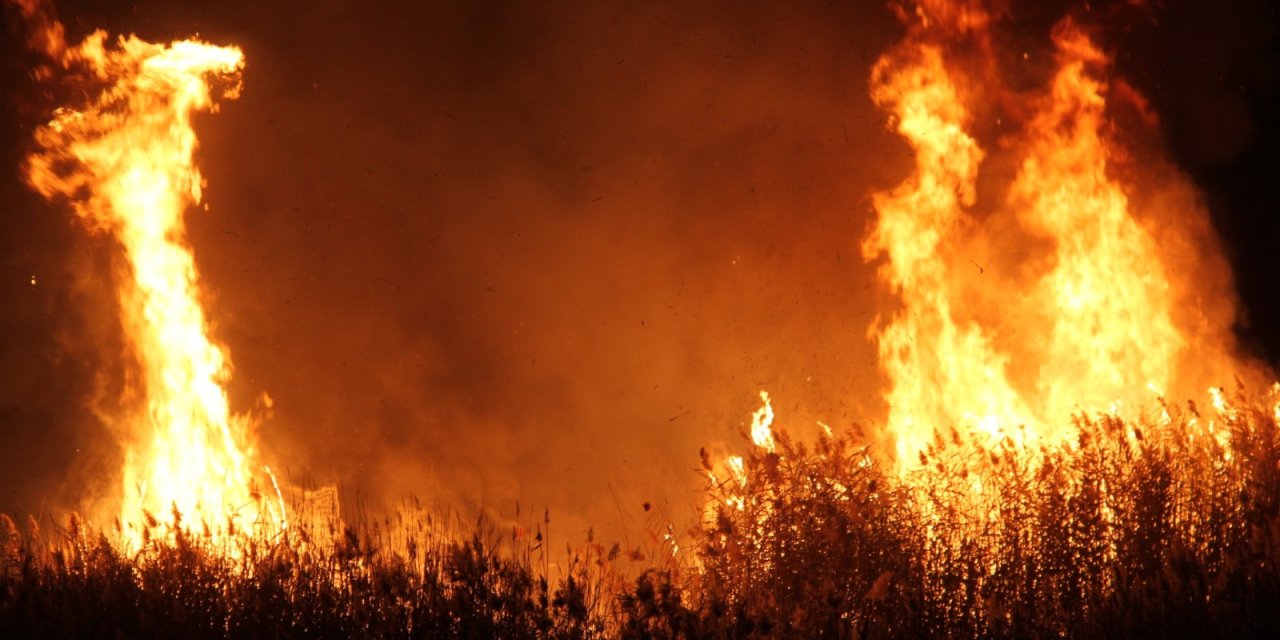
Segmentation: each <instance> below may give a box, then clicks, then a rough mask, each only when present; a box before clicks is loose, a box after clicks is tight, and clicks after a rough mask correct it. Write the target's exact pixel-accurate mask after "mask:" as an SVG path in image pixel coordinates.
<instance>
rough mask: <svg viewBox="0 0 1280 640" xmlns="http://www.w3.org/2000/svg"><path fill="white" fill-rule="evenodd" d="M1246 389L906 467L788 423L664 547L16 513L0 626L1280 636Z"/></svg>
mask: <svg viewBox="0 0 1280 640" xmlns="http://www.w3.org/2000/svg"><path fill="white" fill-rule="evenodd" d="M1235 407H1236V408H1232V409H1229V410H1227V411H1224V412H1221V413H1219V414H1215V417H1214V418H1213V420H1212V421H1211V420H1210V419H1209V418H1207V417H1202V416H1200V415H1198V414H1197V413H1195V411H1194V408H1191V409H1188V410H1186V411H1174V410H1172V409H1169V408H1166V409H1165V411H1163V412H1162V414H1161V416H1159V417H1158V418H1153V419H1145V420H1137V421H1132V422H1126V421H1122V420H1120V419H1117V418H1114V417H1110V416H1100V417H1093V418H1086V417H1083V416H1082V417H1079V418H1077V420H1076V425H1075V426H1076V428H1077V432H1078V438H1077V441H1076V442H1074V443H1072V446H1069V447H1063V448H1060V449H1053V450H1038V451H1034V452H1025V451H1024V452H1015V451H1013V450H1012V449H1011V448H1005V449H1001V450H997V451H994V452H989V451H980V450H977V449H975V448H973V447H968V446H965V445H964V444H963V443H962V442H959V440H961V439H960V438H958V437H955V436H954V435H953V434H952V433H951V432H950V431H949V430H948V431H947V432H945V434H940V436H939V438H938V439H937V442H936V443H935V445H934V446H933V447H932V448H931V449H930V451H928V452H927V453H926V455H925V457H924V464H923V466H922V467H921V468H920V469H918V470H917V471H915V472H913V473H911V474H908V475H907V476H906V477H902V476H900V475H899V474H897V473H896V472H891V471H889V470H887V469H884V468H883V467H882V466H881V465H880V464H879V463H878V462H877V460H876V459H875V458H874V457H873V456H872V455H871V454H870V453H869V452H868V451H867V450H866V449H865V448H861V447H860V446H858V444H857V440H858V439H857V438H856V437H855V436H853V435H852V434H840V435H836V436H834V437H823V438H820V439H819V440H818V441H817V442H816V443H812V444H808V445H806V444H804V443H801V442H797V441H794V440H792V439H790V438H788V437H786V434H782V433H780V434H778V438H777V441H778V446H777V449H776V453H767V452H764V451H763V450H758V449H757V450H753V451H752V452H751V453H748V454H747V455H746V456H745V458H744V465H743V467H744V473H742V474H741V475H732V476H730V477H728V478H719V476H716V477H717V478H718V479H717V480H712V481H709V482H708V485H707V488H706V501H707V505H708V508H707V517H706V519H705V522H704V524H703V526H701V527H700V528H699V529H698V530H697V531H695V532H692V534H691V538H690V539H689V540H685V541H684V542H685V545H684V546H683V547H682V548H680V551H679V553H677V554H675V556H674V558H673V555H672V552H673V551H674V550H675V549H676V547H674V546H671V545H672V544H673V543H669V542H667V543H663V544H662V545H659V546H658V547H655V548H651V549H648V550H636V549H622V548H620V546H619V545H616V544H614V545H607V544H605V543H602V542H598V541H595V540H593V539H588V540H586V541H582V542H581V543H579V544H577V545H576V546H571V547H568V548H557V550H555V551H553V550H552V547H551V546H550V543H549V541H548V540H547V538H546V535H547V533H546V528H545V527H546V525H547V524H548V522H549V520H548V519H547V518H546V517H545V516H544V518H543V519H541V520H539V521H537V522H535V523H532V524H530V525H529V526H520V525H515V526H511V527H509V528H501V529H500V528H499V527H497V526H495V525H492V524H491V523H488V522H486V521H484V520H481V521H479V522H474V523H467V524H465V525H463V524H462V523H460V522H459V520H458V518H457V517H456V516H454V517H448V518H443V519H441V518H437V517H436V516H434V515H432V514H431V513H429V512H427V511H425V510H422V509H420V508H415V509H410V510H404V511H401V512H400V514H399V515H397V516H393V517H386V518H383V519H382V520H367V521H365V522H363V523H361V524H360V525H359V526H351V527H344V526H342V525H340V524H336V523H330V524H329V526H330V527H334V528H333V529H332V530H330V531H308V529H307V527H306V526H295V527H294V528H293V529H292V530H291V531H290V532H289V533H288V534H287V535H282V536H277V537H274V538H272V537H268V536H265V535H258V536H249V537H245V538H244V539H243V540H241V541H240V542H239V543H237V546H236V548H235V549H228V548H226V547H224V546H218V545H215V544H214V543H213V540H212V538H209V537H205V536H201V535H195V534H190V533H187V532H184V531H181V530H172V529H163V525H158V526H157V531H155V532H154V534H152V535H149V536H148V539H147V541H146V543H145V544H144V545H143V547H142V548H141V549H140V550H138V551H136V552H125V551H122V550H121V549H120V547H119V546H118V545H116V544H113V543H112V542H111V541H110V540H108V538H107V536H105V535H104V534H102V533H100V532H94V531H91V530H90V529H89V528H88V527H86V526H84V525H83V524H82V523H80V522H79V521H77V520H76V519H74V518H73V519H72V520H70V521H69V522H68V523H67V525H66V526H65V527H56V528H52V530H49V531H44V532H41V531H40V530H39V526H38V523H36V522H35V521H34V520H29V521H28V522H27V523H26V525H25V526H24V527H22V528H20V527H19V526H18V525H17V524H16V523H14V522H13V521H12V520H11V519H9V518H8V517H4V518H3V520H2V521H0V544H2V545H3V546H2V548H0V551H2V553H0V635H3V636H5V637H104V636H116V637H225V636H232V637H343V638H346V637H428V638H434V637H474V638H489V637H502V638H525V637H546V638H591V637H625V638H649V637H659V638H664V637H670V638H674V637H690V638H693V637H698V638H701V637H707V638H743V637H806V638H808V637H832V638H855V637H867V638H876V637H952V638H979V637H981V638H992V637H995V638H1000V637H1008V638H1041V637H1054V638H1057V637H1081V638H1088V637H1187V636H1193V637H1231V638H1237V637H1280V607H1278V606H1277V605H1278V603H1280V570H1278V569H1277V562H1280V466H1278V465H1280V434H1278V432H1277V425H1276V421H1275V418H1274V415H1273V414H1272V412H1271V411H1270V410H1266V409H1263V408H1262V407H1261V406H1260V405H1250V404H1249V403H1248V402H1246V401H1245V400H1244V399H1242V398H1238V399H1237V401H1236V404H1235ZM744 446H746V445H744ZM719 475H724V474H719ZM709 477H711V476H710V474H709ZM405 514H408V515H405ZM659 539H662V538H659ZM557 567H558V568H557Z"/></svg>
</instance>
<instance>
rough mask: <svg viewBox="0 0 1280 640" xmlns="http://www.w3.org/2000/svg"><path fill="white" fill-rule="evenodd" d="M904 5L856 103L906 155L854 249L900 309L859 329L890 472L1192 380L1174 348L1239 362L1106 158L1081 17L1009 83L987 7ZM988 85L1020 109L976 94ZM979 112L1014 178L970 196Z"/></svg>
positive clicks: (981, 155) (1204, 362) (1100, 89)
mask: <svg viewBox="0 0 1280 640" xmlns="http://www.w3.org/2000/svg"><path fill="white" fill-rule="evenodd" d="M914 6H915V9H916V11H915V13H914V15H912V14H904V16H905V17H906V18H907V19H908V21H909V25H908V36H907V38H906V40H904V41H903V42H902V43H901V44H899V45H898V46H897V47H895V48H894V49H893V50H891V51H890V52H889V53H888V54H886V55H885V56H883V57H882V58H881V59H880V60H879V61H878V62H877V63H876V64H875V65H874V67H873V69H872V73H871V97H872V99H873V100H874V102H875V103H876V104H877V105H879V106H880V107H881V108H882V109H884V110H886V111H888V112H889V113H890V114H891V123H892V126H893V128H894V129H895V130H896V132H897V133H898V134H899V135H901V136H902V137H903V138H904V139H905V140H906V142H907V144H908V145H910V147H911V149H912V151H913V153H914V156H915V167H914V170H913V172H912V174H911V175H910V177H909V178H907V179H906V180H905V181H904V182H903V183H902V184H901V185H900V186H898V187H897V188H895V189H893V190H892V191H888V192H883V193H878V194H876V195H875V198H874V201H873V204H874V207H875V210H876V212H877V217H876V220H875V222H874V224H873V225H872V227H871V229H870V233H869V234H868V236H867V238H866V239H865V241H864V243H863V247H862V249H863V255H864V257H865V258H866V259H867V260H877V259H879V260H881V262H880V264H879V266H878V270H877V274H878V277H879V280H880V281H881V282H882V283H883V284H884V285H885V287H886V288H887V289H888V291H889V292H890V293H892V294H894V295H895V296H896V298H897V299H898V300H899V302H900V305H901V306H900V308H899V309H898V310H896V311H894V312H892V313H887V314H882V315H881V316H880V317H878V318H877V319H876V321H875V322H874V323H873V325H872V327H871V329H870V331H869V335H870V337H871V338H872V339H873V340H874V341H875V343H876V345H877V348H878V351H879V356H880V366H881V368H882V370H883V371H884V373H885V375H886V377H887V378H888V381H889V387H888V390H887V391H886V393H885V399H886V401H887V403H888V405H889V417H888V427H889V429H890V431H891V432H892V434H893V436H894V438H895V446H896V454H897V455H896V460H897V464H898V465H899V468H900V470H904V471H906V470H908V469H910V468H912V467H914V466H916V465H917V464H919V462H920V461H921V460H923V459H924V458H925V454H926V453H927V451H928V450H929V449H930V447H931V446H934V445H935V444H937V443H940V442H941V441H940V439H939V438H936V437H935V433H946V432H948V431H950V430H952V429H954V430H955V432H956V433H957V434H958V435H959V437H958V438H957V440H958V443H959V444H960V445H961V446H971V447H978V448H980V449H992V448H994V447H997V446H1009V447H1011V448H1012V449H1013V450H1017V451H1024V452H1026V451H1039V450H1040V448H1041V447H1043V446H1049V447H1054V446H1070V443H1071V441H1072V439H1073V437H1074V429H1073V426H1072V421H1071V420H1070V418H1071V416H1073V415H1077V414H1080V413H1085V414H1090V415H1097V414H1107V415H1111V416H1114V417H1122V416H1123V414H1125V413H1126V412H1128V411H1131V410H1134V409H1138V408H1142V407H1144V406H1146V405H1147V404H1150V403H1151V401H1152V398H1151V396H1150V392H1151V391H1156V393H1157V396H1158V398H1163V390H1166V389H1174V388H1176V389H1180V390H1182V392H1183V393H1194V392H1195V391H1194V389H1195V386H1194V385H1197V384H1199V383H1198V382H1196V381H1195V380H1193V379H1192V376H1193V375H1200V374H1198V373H1193V374H1188V375H1187V377H1185V378H1180V377H1179V376H1180V373H1181V372H1180V363H1181V362H1183V361H1184V360H1185V361H1187V362H1192V361H1195V364H1196V365H1197V366H1198V367H1199V368H1202V369H1204V370H1205V371H1206V372H1210V373H1213V374H1216V375H1220V374H1222V373H1223V372H1226V371H1230V370H1231V369H1233V368H1236V367H1237V366H1243V365H1239V363H1236V362H1235V361H1234V360H1233V359H1232V357H1231V356H1230V354H1229V353H1228V349H1226V348H1224V345H1228V344H1230V335H1231V330H1230V323H1229V318H1230V316H1231V313H1230V311H1229V310H1228V311H1227V312H1222V311H1219V310H1213V311H1206V310H1205V309H1203V308H1200V307H1194V308H1193V307H1191V306H1190V305H1182V306H1180V303H1182V302H1185V301H1186V300H1188V299H1189V298H1188V296H1189V295H1190V294H1188V291H1194V289H1195V284H1194V282H1193V280H1194V279H1195V278H1196V277H1197V275H1198V274H1190V275H1188V276H1181V274H1175V273H1174V271H1175V270H1174V269H1173V268H1171V267H1170V266H1169V265H1168V264H1167V263H1166V260H1167V259H1168V258H1167V255H1168V254H1167V253H1166V252H1164V251H1162V248H1161V247H1160V246H1159V242H1158V241H1157V239H1156V235H1155V231H1154V230H1153V228H1152V226H1151V224H1150V223H1147V222H1144V221H1143V220H1141V219H1140V218H1139V216H1137V215H1136V213H1135V210H1134V207H1133V206H1132V204H1131V203H1130V196H1129V195H1127V194H1128V193H1130V192H1131V191H1133V188H1132V185H1130V184H1127V183H1125V182H1123V181H1122V180H1121V179H1120V178H1118V177H1117V175H1120V172H1117V171H1116V170H1114V169H1113V167H1112V160H1113V158H1116V157H1125V156H1126V154H1125V151H1124V149H1122V148H1121V147H1120V146H1119V142H1117V138H1116V136H1115V135H1114V130H1115V125H1114V124H1113V123H1112V122H1111V120H1110V119H1109V117H1110V116H1109V112H1108V104H1107V98H1108V93H1109V91H1110V86H1109V83H1108V74H1109V64H1110V61H1109V60H1108V58H1107V56H1106V55H1104V54H1103V52H1102V51H1101V50H1100V49H1099V48H1098V47H1097V45H1096V44H1095V43H1094V42H1093V41H1092V40H1091V39H1090V38H1089V36H1088V35H1087V34H1086V33H1085V32H1084V30H1082V29H1080V28H1079V27H1078V26H1077V25H1076V24H1075V23H1074V22H1073V21H1072V20H1071V19H1065V20H1063V21H1062V22H1060V23H1059V24H1058V25H1057V26H1056V27H1055V29H1054V31H1053V44H1054V48H1055V57H1054V67H1053V69H1054V71H1053V73H1052V74H1051V75H1050V76H1049V78H1048V81H1047V84H1046V86H1045V88H1044V89H1043V90H1041V91H1039V92H1032V93H1027V92H1024V93H1022V94H1014V93H1013V92H1010V91H1007V90H1006V89H1005V88H1004V87H1002V86H1000V81H999V70H998V65H997V56H995V54H994V53H993V45H992V41H991V36H990V34H989V33H988V30H989V28H990V20H989V18H988V15H987V12H986V11H985V9H984V5H983V3H980V2H972V1H971V2H943V1H941V0H922V1H921V2H918V3H915V5H914ZM1126 91H1128V92H1130V93H1135V94H1136V92H1134V91H1133V90H1132V89H1130V88H1126ZM993 95H997V96H1001V99H1002V100H1005V101H1006V102H1007V103H1013V104H1016V106H1015V107H1008V106H1007V104H1006V103H1003V102H1002V103H1001V106H999V107H992V105H991V104H989V103H990V102H991V101H987V102H983V101H982V100H981V98H983V97H984V96H993ZM993 108H995V109H1000V110H1003V111H998V114H1000V115H997V116H991V115H987V116H986V117H988V118H991V119H994V118H995V117H1005V118H1008V119H1009V120H1011V122H1009V123H1008V124H1005V125H1003V126H1005V127H1006V128H1008V129H1010V130H1011V131H1012V133H1009V134H1006V135H1005V136H1004V137H1003V138H1002V140H1003V142H1004V143H1005V144H1004V145H1003V147H1002V151H1001V153H1004V154H1006V155H1008V156H1011V157H1012V159H1014V160H1015V162H1013V163H1012V166H1014V167H1016V173H1015V174H1014V175H1013V176H1012V179H1011V180H1009V181H1008V183H1007V188H1005V189H1004V190H1003V191H1000V190H995V189H989V190H987V191H990V192H991V193H993V194H1002V196H1003V197H997V196H996V195H992V196H989V197H987V198H986V199H985V200H983V201H982V202H979V198H978V184H979V181H980V180H979V178H980V174H981V173H982V163H983V161H984V159H985V157H986V152H985V151H984V150H983V149H982V148H981V147H980V145H979V144H978V142H977V139H976V138H975V136H974V134H972V133H971V130H973V129H975V124H974V122H973V115H972V113H971V110H972V109H984V110H987V111H990V110H992V109H993ZM984 113H986V112H985V111H984ZM1174 213H1175V214H1177V215H1179V216H1181V217H1183V218H1190V219H1194V220H1200V219H1202V218H1203V215H1204V214H1203V212H1202V211H1199V210H1195V209H1192V210H1188V211H1185V212H1181V211H1179V212H1174ZM1166 215H1173V214H1169V213H1166ZM1179 224H1182V225H1183V226H1182V227H1179V228H1183V227H1185V228H1192V227H1193V226H1194V225H1193V224H1191V223H1185V224H1184V223H1179ZM986 225H992V226H993V228H994V229H995V230H997V231H999V234H996V233H994V232H993V229H992V228H988V227H987V226H986ZM975 258H980V259H981V261H982V262H984V263H986V267H983V266H982V264H980V263H979V261H978V260H977V259H975ZM1211 262H1212V261H1206V262H1205V264H1210V263H1211ZM1179 264H1181V263H1179ZM1175 275H1178V276H1181V277H1182V278H1184V279H1188V278H1189V279H1191V280H1192V282H1182V281H1178V280H1175V279H1174V276H1175ZM1197 300H1199V299H1198V298H1197ZM1205 300H1208V298H1205ZM1226 304H1228V305H1229V302H1228V303H1226ZM1224 318H1226V319H1227V320H1223V319H1224ZM1199 388H1203V387H1199ZM1161 402H1163V401H1162V400H1161ZM1166 414H1167V412H1166ZM1278 415H1280V413H1278ZM938 446H951V445H950V444H948V443H941V444H938Z"/></svg>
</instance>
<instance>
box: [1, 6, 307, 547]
mask: <svg viewBox="0 0 1280 640" xmlns="http://www.w3.org/2000/svg"><path fill="white" fill-rule="evenodd" d="M20 8H21V9H22V10H23V12H24V14H26V15H27V17H28V19H30V20H31V22H32V24H33V25H36V26H38V27H43V28H41V29H37V30H36V33H35V35H34V36H33V37H32V42H33V45H36V46H37V48H38V49H40V50H42V51H43V53H45V54H47V55H48V57H49V58H50V60H51V61H52V62H53V65H54V66H55V67H60V69H57V70H56V75H55V70H54V69H52V68H46V69H44V70H43V72H44V73H43V76H44V77H46V78H51V77H57V78H59V79H64V78H72V79H74V81H75V82H76V83H77V88H78V89H81V90H82V91H83V92H85V93H86V94H87V95H89V96H90V97H89V99H87V100H86V101H85V102H84V104H77V105H74V106H64V107H61V108H59V109H58V110H57V111H56V112H55V114H54V117H53V119H52V120H51V121H50V122H49V123H47V124H46V125H44V126H42V127H40V128H39V129H38V130H37V132H36V135H35V139H36V143H37V146H38V147H39V150H38V151H37V152H36V153H34V154H33V155H31V156H30V158H28V163H27V178H28V181H29V182H30V184H31V185H32V187H34V188H35V189H36V190H37V191H39V192H40V193H41V194H43V195H44V196H46V197H47V198H50V199H65V200H66V201H67V202H69V203H70V204H71V207H72V208H73V209H74V211H75V213H76V215H77V216H78V217H79V219H80V220H81V222H83V223H84V225H85V226H86V227H87V228H88V229H90V230H91V231H94V232H97V233H109V234H111V236H112V237H113V238H114V239H115V240H116V241H117V242H118V243H119V246H120V249H121V250H122V252H123V254H124V257H125V260H126V263H127V269H126V273H122V274H119V276H118V277H117V283H118V284H117V291H116V293H117V297H118V300H119V313H120V321H121V325H122V327H123V329H124V332H125V334H126V336H127V339H128V344H129V346H130V348H131V351H132V354H131V355H132V356H133V358H134V359H136V366H137V370H138V374H137V376H136V378H137V379H136V382H135V383H134V384H136V387H137V388H136V389H132V390H131V391H133V392H136V393H137V395H138V396H139V397H140V398H141V400H140V401H139V402H138V403H137V406H136V407H134V408H133V410H132V412H131V413H129V414H128V415H121V416H114V417H113V421H114V422H115V423H116V424H117V426H118V427H119V431H120V433H121V437H122V445H123V448H124V465H123V469H122V471H121V474H122V477H121V487H120V497H119V501H120V505H119V518H120V523H121V528H122V533H123V536H124V538H125V542H126V543H127V544H128V545H130V546H132V547H134V548H136V547H137V546H138V545H139V544H140V543H141V541H142V538H143V536H144V535H146V533H145V532H146V531H148V530H149V529H151V528H154V527H155V525H156V524H157V520H158V521H159V523H163V524H165V525H168V526H169V527H170V530H172V529H173V528H176V527H180V526H181V527H185V528H187V529H188V530H199V529H196V527H197V526H199V527H201V529H202V530H203V531H204V532H206V533H207V534H208V535H210V536H213V537H215V538H219V537H222V536H228V535H234V534H235V533H236V532H237V531H245V530H248V529H255V528H256V529H260V528H262V527H268V528H270V529H278V528H283V527H285V526H287V516H286V512H285V508H284V504H283V503H284V501H283V498H282V495H281V492H280V487H279V483H278V482H277V481H276V478H275V476H274V474H273V473H272V472H271V469H270V468H269V467H267V466H265V465H263V464H262V463H261V462H259V461H258V460H257V454H256V451H255V440H254V421H253V418H252V417H251V416H247V415H236V414H233V413H232V412H231V411H230V409H229V406H228V400H227V391H226V388H225V385H226V383H227V381H228V379H229V378H230V375H231V362H230V359H229V357H228V356H227V353H226V350H225V349H224V348H223V347H221V346H220V345H218V344H216V343H215V342H214V341H213V339H212V338H211V337H210V328H209V320H208V318H207V317H206V315H205V311H204V309H203V308H202V306H201V289H200V280H199V274H198V272H197V270H196V265H195V261H194V257H193V256H192V252H191V249H190V247H189V246H188V245H187V242H186V238H185V230H184V224H183V216H184V214H185V213H186V211H187V210H188V209H189V208H192V207H195V206H196V205H198V204H200V201H201V189H202V187H203V185H204V183H203V178H202V177H201V175H200V172H199V170H198V169H197V168H196V166H195V163H194V160H193V156H194V152H195V149H196V136H195V132H194V130H193V129H192V124H191V116H192V114H193V113H195V112H198V111H214V110H216V105H215V102H214V91H213V86H214V85H216V86H218V87H220V88H221V95H222V97H224V98H227V99H234V98H235V97H236V96H237V95H238V92H239V90H240V86H239V79H240V72H241V70H242V69H243V68H244V56H243V54H242V53H241V51H240V49H238V48H236V47H230V46H228V47H222V46H215V45H211V44H207V43H204V42H200V41H198V40H182V41H178V42H173V43H170V44H154V43H149V42H145V41H143V40H141V39H139V38H137V37H134V36H129V37H121V38H118V39H116V40H115V41H110V40H108V37H107V34H106V33H105V32H103V31H95V32H94V33H92V34H91V35H89V36H88V37H87V38H86V39H85V40H84V41H83V42H82V43H80V44H79V45H76V46H68V45H67V44H66V43H65V42H64V39H63V30H62V26H61V25H60V24H59V23H58V22H57V21H56V20H53V19H52V18H50V17H49V13H48V12H47V9H46V8H45V7H43V6H42V5H39V4H37V3H34V2H24V3H22V4H21V5H20ZM32 283H33V284H34V283H35V279H34V277H33V278H32ZM270 404H271V401H270V398H269V397H266V396H264V397H263V405H264V407H265V408H266V409H268V410H269V409H270ZM264 494H265V496H264ZM183 519H185V520H186V522H185V523H184V522H183Z"/></svg>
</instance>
